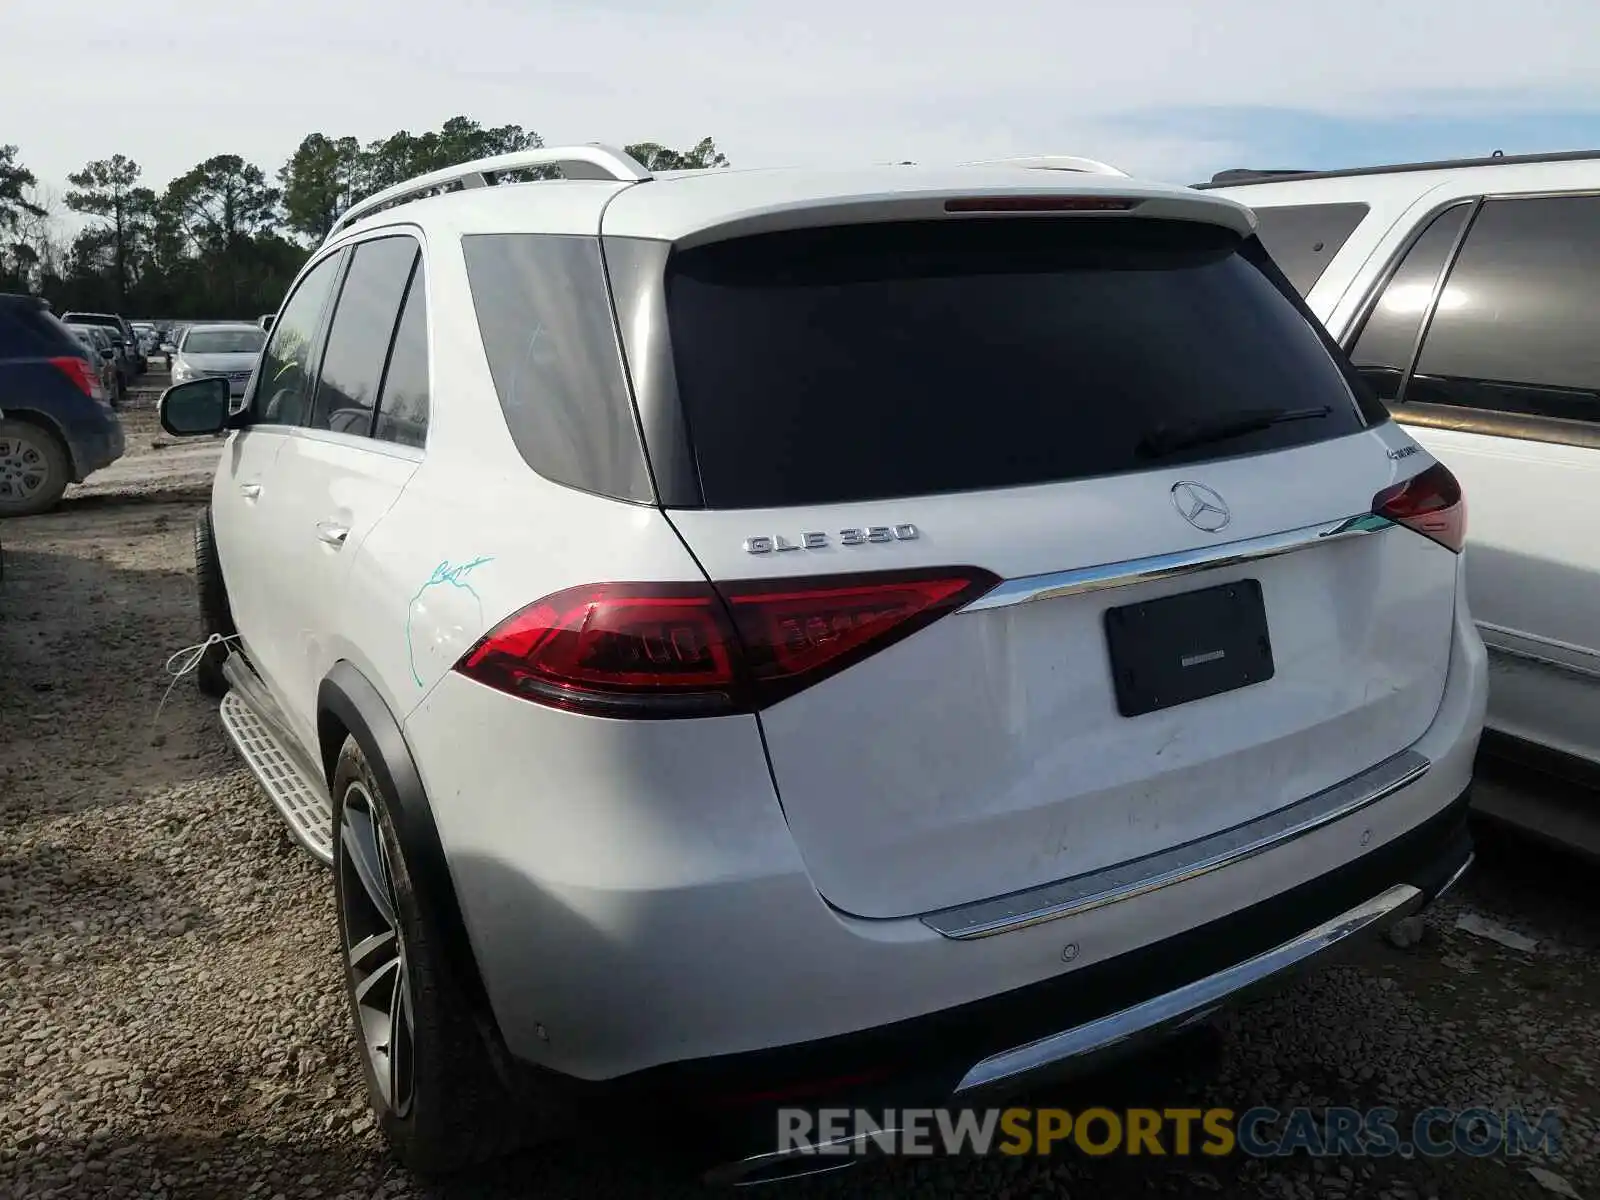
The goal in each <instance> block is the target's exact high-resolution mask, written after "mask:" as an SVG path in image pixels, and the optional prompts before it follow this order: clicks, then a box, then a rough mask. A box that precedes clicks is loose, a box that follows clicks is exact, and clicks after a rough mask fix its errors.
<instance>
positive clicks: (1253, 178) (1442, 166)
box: [1191, 150, 1600, 191]
mask: <svg viewBox="0 0 1600 1200" xmlns="http://www.w3.org/2000/svg"><path fill="white" fill-rule="evenodd" d="M1584 159H1600V150H1554V151H1550V152H1547V153H1544V154H1505V153H1502V152H1501V151H1499V150H1496V151H1495V152H1494V153H1493V154H1490V155H1486V156H1484V157H1482V158H1442V159H1438V160H1437V161H1434V162H1409V163H1389V164H1386V165H1383V166H1377V167H1341V168H1339V169H1338V170H1336V171H1253V170H1249V169H1247V168H1236V169H1234V170H1231V171H1218V172H1217V173H1216V174H1215V175H1213V176H1212V177H1211V178H1210V180H1209V181H1207V182H1205V183H1196V184H1192V185H1191V186H1193V187H1196V188H1199V189H1200V190H1202V191H1204V190H1205V189H1207V188H1218V187H1229V186H1234V185H1242V184H1251V183H1269V182H1271V181H1272V180H1274V179H1348V178H1352V177H1354V176H1357V175H1404V174H1407V173H1409V172H1412V171H1448V170H1452V169H1454V168H1457V167H1510V166H1515V165H1517V164H1522V163H1556V162H1580V161H1582V160H1584Z"/></svg>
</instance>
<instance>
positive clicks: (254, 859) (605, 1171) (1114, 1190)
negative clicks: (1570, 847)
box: [0, 413, 1600, 1200]
mask: <svg viewBox="0 0 1600 1200" xmlns="http://www.w3.org/2000/svg"><path fill="white" fill-rule="evenodd" d="M139 419H140V417H139V414H138V413H135V414H134V415H133V418H132V419H131V420H130V421H129V424H130V426H135V423H136V422H137V421H138V420H139ZM140 439H144V440H145V441H147V442H148V441H151V440H156V441H159V440H160V439H159V438H158V437H156V435H154V434H153V433H150V432H149V430H148V428H143V429H141V430H140V432H138V433H133V432H132V431H130V443H133V442H136V441H138V440H140ZM214 453H215V449H214V448H212V449H207V450H206V451H205V454H201V453H199V452H191V451H189V450H187V449H186V450H184V451H183V452H182V453H178V454H168V453H167V451H166V450H165V449H164V448H161V447H154V448H151V447H148V446H147V447H145V448H144V449H143V450H141V451H140V452H138V453H133V454H130V456H129V459H128V460H127V464H128V465H129V466H130V467H131V466H132V465H133V464H136V463H137V462H138V461H139V460H140V459H146V458H148V459H159V458H161V457H162V456H163V455H166V460H167V461H168V462H170V463H171V464H173V465H172V466H171V467H170V469H166V468H163V469H161V470H152V471H148V472H146V471H145V469H144V468H140V472H144V473H142V474H141V473H140V472H135V473H134V474H133V475H132V476H126V475H124V476H121V478H122V483H120V484H117V483H116V479H117V478H118V477H113V480H112V486H107V484H106V482H105V481H104V480H101V479H96V480H93V481H91V482H90V484H89V485H87V486H86V487H84V488H83V489H81V490H80V491H79V492H77V493H76V494H75V496H74V497H73V498H72V499H69V501H68V502H67V503H66V504H65V505H64V506H63V508H62V509H61V510H60V511H59V512H57V513H54V514H51V515H48V516H43V517H36V518H31V519H28V520H23V521H11V522H8V523H6V524H5V525H4V527H3V529H0V541H3V542H4V546H5V554H6V565H5V574H4V579H3V581H0V1200H3V1198H5V1197H23V1196H46V1195H54V1196H64V1197H74V1198H76V1197H99V1196H127V1197H133V1196H140V1197H145V1196H152V1197H217V1198H224V1197H226V1198H229V1200H233V1198H237V1197H256V1198H259V1200H275V1198H277V1197H283V1198H285V1200H287V1198H288V1197H359V1198H361V1200H367V1198H369V1197H378V1196H389V1197H410V1196H432V1197H441V1198H443V1197H451V1198H455V1197H460V1198H466V1197H513V1196H518V1197H520V1196H553V1197H584V1198H585V1200H594V1198H597V1197H609V1196H617V1197H659V1196H669V1195H679V1194H683V1195H691V1194H696V1190H697V1189H696V1188H695V1187H693V1186H692V1185H690V1184H688V1183H686V1182H684V1181H683V1180H682V1179H681V1177H680V1175H679V1174H678V1173H677V1169H676V1167H670V1168H669V1166H668V1165H667V1164H666V1163H665V1162H664V1161H663V1160H660V1159H658V1158H657V1157H655V1156H654V1154H653V1153H647V1152H645V1151H642V1150H639V1149H637V1148H635V1147H634V1146H633V1145H632V1144H631V1137H630V1131H629V1130H626V1129H621V1128H606V1129H605V1130H604V1133H605V1135H606V1140H603V1141H602V1140H599V1139H598V1138H597V1139H596V1140H595V1141H593V1142H592V1143H588V1144H574V1145H568V1146H564V1147H560V1148H557V1149H552V1150H545V1151H541V1152H538V1153H534V1154H529V1155H525V1156H523V1157H521V1158H519V1159H517V1160H515V1161H514V1162H512V1163H509V1164H507V1165H505V1166H504V1167H502V1168H500V1169H498V1170H496V1171H493V1172H490V1173H488V1174H485V1175H483V1176H481V1177H476V1178H471V1179H466V1180H460V1181H454V1182H451V1183H450V1184H447V1185H433V1186H426V1187H425V1186H423V1185H421V1184H419V1183H418V1182H416V1181H415V1180H412V1179H411V1178H409V1177H408V1176H407V1175H406V1174H405V1173H404V1172H403V1171H401V1170H400V1169H399V1168H397V1167H394V1166H392V1165H391V1164H390V1163H389V1161H388V1159H387V1158H386V1156H385V1154H384V1150H383V1147H382V1145H381V1143H380V1141H379V1138H378V1137H377V1135H376V1133H375V1131H374V1129H373V1127H372V1122H371V1118H370V1116H369V1115H368V1114H367V1111H366V1108H365V1105H364V1101H363V1097H362V1095H361V1092H360V1088H359V1075H358V1071H357V1064H356V1058H355V1049H354V1043H353V1039H352V1035H351V1031H350V1028H349V1024H348V1017H347V1015H346V1013H345V1010H344V1004H343V999H342V996H341V994H340V991H339V982H338V975H337V964H336V961H335V956H334V935H333V911H332V904H331V885H330V881H329V877H328V875H327V874H326V872H324V871H323V870H322V869H321V868H320V867H318V866H317V865H315V864H314V863H313V862H312V861H311V860H310V859H309V858H307V857H306V856H305V855H304V854H302V853H301V852H300V851H299V850H297V849H295V848H294V847H293V846H292V844H291V843H290V841H289V839H288V837H287V835H286V834H285V833H284V832H283V830H282V828H281V827H280V825H279V823H278V820H277V818H276V816H275V814H274V813H273V812H272V810H271V809H270V807H269V805H268V803H267V801H266V800H265V798H264V797H263V796H262V795H261V793H260V792H259V791H258V790H257V789H256V788H255V786H254V784H253V783H252V782H251V781H250V779H249V778H248V776H247V775H246V773H245V771H244V770H243V769H242V767H241V766H240V765H239V763H238V762H237V760H236V759H235V758H234V757H233V755H232V753H231V749H230V748H229V747H228V745H227V744H226V740H225V738H224V735H223V733H222V731H221V729H220V727H219V725H218V723H217V720H216V714H215V708H214V705H212V704H211V703H209V702H207V701H205V700H203V699H202V698H201V697H200V696H199V695H198V693H197V692H196V690H195V688H194V685H193V681H192V680H191V679H184V680H181V681H179V683H178V684H177V686H176V687H175V688H173V690H172V693H171V697H170V699H169V700H168V702H167V704H166V706H165V708H164V710H163V711H162V712H161V714H160V716H159V719H157V717H156V709H157V705H158V703H159V702H160V701H161V698H162V695H163V692H164V691H165V689H166V686H167V678H166V676H165V675H164V673H163V663H164V662H165V660H166V658H167V656H168V655H169V654H171V653H172V652H173V651H175V650H177V649H179V648H180V647H182V646H184V645H185V644H187V643H189V642H191V641H193V640H194V631H195V629H196V617H195V612H194V601H193V581H192V576H191V573H190V572H191V548H190V536H191V528H192V520H193V516H194V512H195V510H196V505H197V502H198V499H199V497H201V496H203V495H204V474H205V472H204V471H203V470H201V468H200V466H199V465H197V460H199V459H201V458H203V457H205V456H206V455H214ZM196 472H198V474H196ZM196 480H198V481H199V482H198V485H197V484H196V482H195V481H196ZM174 496H176V497H178V499H177V500H174V499H173V497H174ZM1488 843H1489V844H1488V845H1487V847H1486V849H1487V850H1488V851H1489V852H1488V853H1487V854H1486V855H1485V859H1486V861H1485V862H1484V863H1483V864H1482V865H1481V866H1480V868H1479V870H1478V871H1477V872H1476V873H1475V874H1474V875H1473V876H1471V877H1469V879H1468V881H1467V882H1466V883H1465V884H1464V885H1463V887H1462V888H1461V889H1460V890H1459V892H1458V893H1457V894H1455V895H1454V896H1453V897H1452V898H1451V899H1450V900H1449V901H1448V902H1447V903H1446V904H1445V905H1444V906H1443V907H1442V909H1441V910H1440V911H1435V912H1434V913H1432V914H1431V915H1430V916H1429V918H1428V922H1427V926H1426V934H1425V936H1424V937H1423V939H1422V940H1421V941H1420V942H1419V943H1417V944H1413V945H1410V946H1408V947H1406V948H1404V949H1400V948H1396V947H1395V946H1393V945H1389V944H1384V943H1379V944H1374V945H1372V946H1371V947H1370V948H1368V949H1367V950H1366V951H1364V953H1363V956H1362V957H1361V958H1359V959H1358V960H1355V961H1353V962H1352V963H1350V964H1348V965H1341V966H1337V967H1332V968H1329V969H1327V970H1325V971H1323V972H1322V973H1320V974H1318V975H1315V976H1313V977H1311V978H1309V979H1308V980H1306V981H1304V982H1302V983H1300V984H1298V985H1297V986H1295V987H1293V988H1292V989H1290V990H1288V991H1285V992H1282V993H1280V994H1278V995H1276V996H1274V997H1272V998H1269V999H1267V1000H1264V1001H1262V1002H1259V1003H1256V1004H1255V1005H1253V1006H1252V1007H1249V1008H1246V1009H1243V1010H1241V1011H1240V1012H1237V1013H1235V1014H1233V1015H1231V1016H1228V1017H1227V1018H1225V1019H1223V1020H1222V1021H1221V1023H1220V1024H1219V1025H1218V1026H1217V1027H1216V1028H1215V1030H1214V1031H1211V1032H1208V1033H1206V1034H1203V1035H1201V1036H1199V1037H1197V1038H1194V1039H1191V1041H1190V1042H1188V1043H1186V1044H1185V1045H1184V1046H1182V1047H1180V1048H1175V1049H1172V1050H1167V1051H1163V1052H1160V1053H1157V1054H1155V1055H1152V1056H1149V1057H1148V1058H1145V1059H1141V1060H1138V1061H1137V1062H1135V1063H1133V1064H1131V1065H1130V1066H1128V1067H1127V1068H1126V1069H1123V1070H1120V1071H1118V1072H1117V1073H1116V1076H1115V1077H1114V1078H1111V1077H1106V1078H1101V1079H1098V1080H1087V1081H1082V1082H1080V1083H1078V1084H1076V1085H1074V1086H1073V1087H1072V1088H1071V1089H1070V1090H1069V1091H1063V1092H1062V1093H1060V1094H1058V1095H1052V1096H1047V1097H1037V1098H1036V1099H1037V1100H1038V1101H1040V1102H1056V1103H1062V1104H1065V1105H1068V1106H1071V1107H1074V1108H1081V1107H1083V1106H1084V1105H1085V1104H1090V1103H1105V1104H1110V1105H1111V1106H1113V1107H1119V1106H1127V1105H1152V1106H1157V1107H1173V1106H1181V1105H1183V1104H1184V1103H1186V1102H1188V1103H1194V1104H1208V1105H1210V1104H1216V1105H1225V1106H1228V1107H1231V1108H1234V1109H1235V1110H1240V1111H1242V1110H1244V1109H1246V1108H1249V1107H1251V1106H1253V1105H1257V1104H1265V1105H1271V1106H1274V1107H1278V1108H1288V1107H1289V1106H1291V1105H1297V1104H1304V1105H1313V1106H1324V1105H1353V1106H1356V1107H1359V1108H1370V1107H1373V1106H1378V1105H1393V1106H1396V1107H1398V1108H1400V1109H1402V1110H1404V1111H1405V1112H1408V1113H1409V1112H1414V1111H1416V1110H1418V1109H1421V1108H1424V1107H1428V1106H1431V1105H1443V1106H1449V1107H1452V1108H1466V1107H1471V1106H1482V1107H1485V1108H1488V1109H1492V1110H1497V1111H1504V1110H1505V1109H1507V1108H1512V1107H1519V1108H1523V1109H1526V1110H1530V1111H1531V1112H1533V1113H1534V1114H1535V1115H1537V1113H1539V1112H1541V1111H1542V1110H1544V1109H1546V1108H1554V1109H1556V1110H1557V1111H1558V1112H1559V1113H1560V1115H1561V1118H1562V1121H1563V1130H1562V1138H1561V1145H1560V1153H1559V1154H1558V1155H1557V1156H1555V1157H1553V1158H1544V1157H1540V1158H1518V1159H1513V1158H1506V1157H1504V1156H1499V1155H1495V1156H1491V1157H1484V1158H1473V1157H1469V1156H1465V1155H1456V1156H1453V1157H1448V1158H1442V1159H1422V1158H1413V1159H1406V1158H1400V1157H1389V1158H1382V1159H1373V1158H1367V1159H1362V1158H1343V1159H1326V1160H1323V1159H1319V1160H1311V1159H1309V1158H1307V1157H1304V1156H1299V1157H1294V1158H1290V1159H1286V1160H1277V1161H1267V1160H1260V1159H1247V1158H1244V1157H1232V1158H1227V1159H1220V1160H1204V1159H1201V1158H1198V1157H1194V1158H1188V1159H1180V1158H1176V1157H1172V1158H1165V1159H1152V1158H1142V1159H1123V1158H1116V1159H1090V1158H1086V1157H1084V1156H1082V1155H1080V1154H1077V1153H1076V1152H1069V1153H1067V1154H1064V1155H1057V1156H1056V1157H1054V1158H1052V1159H1049V1160H1027V1161H1022V1160H1004V1161H1002V1160H999V1159H991V1160H987V1161H952V1162H921V1163H905V1162H902V1163H896V1164H872V1165H868V1166H864V1167H862V1168H859V1169H857V1170H855V1171H849V1172H844V1173H842V1174H838V1175H832V1176H826V1177H821V1178H818V1179H813V1180H807V1181H803V1182H800V1183H796V1184H793V1185H790V1186H789V1187H788V1189H787V1192H774V1193H773V1194H792V1195H794V1196H797V1197H798V1196H807V1197H809V1196H838V1197H845V1196H869V1195H917V1196H923V1195H933V1196H952V1197H953V1196H972V1197H977V1196H984V1197H990V1196H993V1197H1014V1198H1020V1197H1032V1196H1069V1195H1070V1196H1079V1197H1093V1196H1099V1195H1105V1196H1113V1197H1122V1196H1133V1195H1142V1194H1151V1193H1155V1194H1161V1195H1208V1194H1214V1193H1222V1194H1232V1195H1244V1196H1264V1197H1300V1198H1307V1200H1311V1198H1315V1197H1335V1198H1344V1197H1389V1198H1411V1197H1435V1196H1439V1197H1455V1196H1462V1197H1491V1198H1503V1197H1527V1198H1532V1197H1551V1196H1559V1195H1563V1194H1576V1195H1579V1196H1583V1197H1586V1198H1587V1200H1600V1146H1597V1126H1596V1117H1597V1114H1600V1019H1597V1015H1600V958H1597V956H1596V953H1595V951H1596V948H1597V947H1600V913H1597V911H1596V907H1595V905H1594V902H1593V897H1594V894H1595V892H1594V886H1593V885H1594V877H1595V873H1594V871H1593V869H1591V868H1588V867H1585V866H1583V865H1581V864H1573V863H1569V862H1568V861H1567V860H1565V859H1563V858H1561V857H1559V856H1553V855H1548V854H1544V853H1540V852H1538V851H1535V850H1534V849H1532V848H1530V847H1529V846H1526V845H1523V844H1520V843H1517V842H1513V841H1507V840H1504V839H1502V838H1501V837H1499V836H1498V835H1495V834H1493V833H1492V832H1491V834H1490V836H1489V838H1488ZM1463 916H1465V917H1466V918H1467V923H1468V924H1470V925H1473V926H1474V928H1475V929H1476V930H1478V931H1477V932H1473V931H1471V930H1468V929H1462V928H1458V927H1457V921H1458V919H1460V918H1462V917H1463ZM1486 920H1487V921H1489V922H1491V923H1490V924H1484V921H1486ZM1506 929H1510V930H1512V931H1514V932H1517V933H1520V934H1522V935H1525V937H1527V938H1529V939H1532V940H1533V944H1532V948H1531V949H1513V948H1510V947H1508V946H1506V945H1504V944H1502V943H1503V941H1504V940H1506V938H1507V934H1506ZM1496 939H1500V940H1496ZM1511 940H1515V938H1514V937H1513V938H1511ZM601 1124H602V1125H603V1124H604V1121H603V1118H602V1121H601ZM1530 1168H1537V1169H1538V1170H1539V1171H1543V1172H1548V1173H1547V1174H1544V1175H1536V1174H1535V1173H1534V1171H1531V1170H1530ZM1563 1187H1564V1188H1566V1189H1567V1190H1566V1191H1562V1190H1561V1189H1562V1188H1563Z"/></svg>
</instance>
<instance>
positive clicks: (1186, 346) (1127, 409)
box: [667, 218, 1361, 508]
mask: <svg viewBox="0 0 1600 1200" xmlns="http://www.w3.org/2000/svg"><path fill="white" fill-rule="evenodd" d="M1262 257H1263V256H1262V254H1261V250H1260V247H1259V244H1258V243H1256V242H1254V241H1253V240H1252V241H1249V242H1243V241H1241V240H1240V239H1239V237H1238V236H1237V235H1235V234H1233V233H1232V232H1230V231H1228V230H1225V229H1223V228H1221V227H1218V226H1213V225H1206V224H1201V223H1198V222H1184V221H1154V220H1148V221H1147V220H1135V219H1127V218H1113V219H1105V220H1102V219H1092V218H1091V219H1081V218H1079V219H1060V220H1057V219H1023V220H1016V219H1011V220H997V221H962V222H959V223H958V222H937V223H934V222H926V223H905V224H887V225H886V224H879V225H857V226H847V227H841V228H833V229H820V230H803V231H792V232H784V233H775V234H765V235H761V236H758V237H751V238H743V239H739V240H735V241H728V242H719V243H715V244H713V245H710V246H705V247H700V248H696V249H691V250H687V251H681V252H678V253H676V254H674V255H673V257H672V259H671V260H670V262H669V265H668V274H667V308H668V315H669V321H670V326H671V339H672V352H673V360H674V364H675V367H676V373H677V382H678V391H679V394H680V396H681V398H682V404H683V408H684V414H685V417H686V420H687V422H688V426H689V434H690V438H691V440H692V442H693V446H694V453H695V458H696V460H697V463H698V467H699V471H700V477H701V487H702V489H703V492H704V496H705V503H706V505H707V506H708V507H712V508H735V507H738V508H742V507H766V506H783V505H792V504H808V503H832V502H842V501H854V500H864V499H872V498H879V497H888V496H913V495H924V494H930V493H939V492H952V491H963V490H969V489H978V488H1000V487H1013V486H1020V485H1026V484H1036V483H1046V482H1054V481H1060V480H1069V479H1078V478H1084V477H1088V476H1095V475H1108V474H1114V473H1119V472H1126V471H1136V470H1147V469H1150V468H1153V467H1157V466H1166V465H1172V464H1178V463H1183V462H1193V461H1196V460H1200V459H1207V458H1218V457H1222V456H1227V455H1235V454H1246V453H1256V452H1260V451H1265V450H1274V449H1279V448H1282V447H1286V446H1293V445H1299V444H1303V443H1307V442H1312V441H1318V440H1322V439H1325V438H1330V437H1335V436H1338V435H1341V434H1346V433H1351V432H1354V431H1356V430H1357V429H1359V428H1361V421H1360V418H1359V417H1358V416H1357V412H1356V409H1355V406H1354V405H1353V404H1352V391H1351V384H1350V381H1349V379H1348V377H1347V375H1346V373H1345V369H1342V368H1341V366H1340V365H1339V364H1338V363H1336V361H1335V360H1334V358H1333V357H1332V356H1331V355H1330V353H1329V349H1328V345H1327V343H1326V341H1325V338H1324V335H1322V334H1321V333H1320V332H1319V331H1318V330H1316V329H1315V328H1314V327H1313V325H1312V324H1311V323H1310V322H1309V321H1308V320H1307V319H1306V317H1305V316H1304V315H1302V309H1301V308H1300V307H1299V306H1298V302H1297V301H1291V299H1290V298H1289V296H1288V295H1286V294H1285V289H1283V288H1282V287H1281V285H1279V284H1276V283H1274V282H1273V281H1272V280H1271V279H1270V278H1268V276H1267V275H1266V274H1264V273H1263V271H1262V269H1261V268H1260V267H1259V266H1258V265H1256V261H1255V260H1260V259H1261V258H1262ZM1345 366H1346V367H1347V366H1348V364H1346V365H1345ZM1323 409H1325V410H1326V412H1325V413H1324V412H1322V411H1321V410H1323ZM1285 412H1288V413H1294V414H1297V415H1296V416H1294V417H1293V419H1289V420H1283V421H1280V422H1279V423H1276V424H1270V425H1267V426H1266V427H1264V428H1261V427H1257V428H1254V429H1251V430H1248V431H1243V432H1235V433H1234V434H1232V435H1228V436H1222V437H1212V438H1209V439H1207V440H1205V441H1203V442H1199V443H1194V442H1193V439H1192V437H1188V436H1185V431H1188V433H1189V434H1195V433H1201V432H1203V431H1204V430H1206V429H1207V428H1211V429H1213V431H1214V430H1215V428H1216V427H1217V426H1219V424H1229V425H1234V426H1238V425H1240V424H1241V423H1242V424H1249V423H1250V418H1251V417H1252V416H1253V415H1254V416H1259V415H1261V414H1263V413H1267V414H1282V413H1285ZM1308 414H1309V415H1308ZM1184 442H1191V443H1193V444H1188V445H1184V444H1182V443H1184Z"/></svg>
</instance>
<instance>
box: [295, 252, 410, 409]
mask: <svg viewBox="0 0 1600 1200" xmlns="http://www.w3.org/2000/svg"><path fill="white" fill-rule="evenodd" d="M417 253H418V251H417V243H416V242H415V241H413V240H412V239H411V238H408V237H386V238H376V239H374V240H373V241H370V242H362V243H360V244H359V245H358V246H356V248H355V250H354V251H353V252H352V255H351V259H350V269H349V270H348V271H347V272H345V277H344V285H343V286H342V287H341V288H340V289H339V301H338V305H337V307H336V308H335V309H334V310H333V323H332V324H331V325H330V326H329V327H328V345H327V349H326V350H325V351H324V352H323V355H322V370H321V372H320V373H319V375H318V379H317V399H316V403H315V404H314V405H313V406H312V411H311V427H312V428H313V429H327V430H331V431H333V432H334V433H353V434H359V435H361V436H362V437H366V436H369V435H370V434H371V433H372V414H373V410H374V409H375V408H376V407H377V404H378V388H379V387H380V386H381V385H382V382H383V367H384V363H385V362H387V361H388V358H389V343H390V342H391V341H392V340H393V339H394V329H395V323H396V322H397V321H398V320H399V319H400V303H401V301H402V300H404V299H405V294H406V283H407V282H408V281H409V280H410V278H411V268H412V266H413V265H414V264H415V263H416V261H417Z"/></svg>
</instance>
